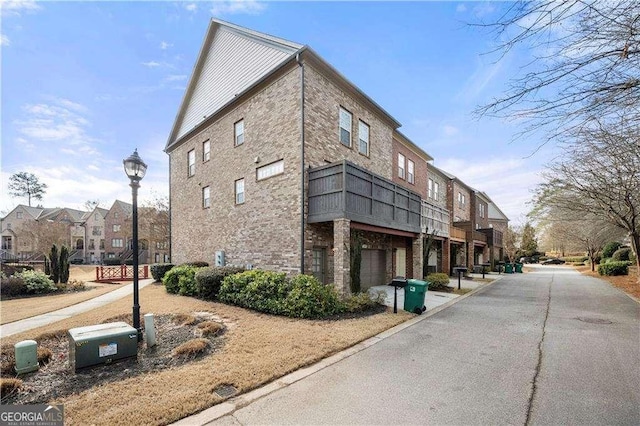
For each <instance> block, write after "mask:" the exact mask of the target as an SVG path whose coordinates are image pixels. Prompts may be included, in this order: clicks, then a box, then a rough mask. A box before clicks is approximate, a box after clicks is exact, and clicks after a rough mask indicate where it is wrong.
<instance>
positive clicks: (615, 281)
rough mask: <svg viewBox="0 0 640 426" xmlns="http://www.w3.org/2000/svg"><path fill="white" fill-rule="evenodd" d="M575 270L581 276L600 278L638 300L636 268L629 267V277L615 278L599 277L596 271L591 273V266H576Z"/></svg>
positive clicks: (638, 287)
mask: <svg viewBox="0 0 640 426" xmlns="http://www.w3.org/2000/svg"><path fill="white" fill-rule="evenodd" d="M575 268H576V269H577V270H578V271H579V272H580V273H582V274H585V275H590V276H592V277H596V278H601V279H603V280H605V281H607V282H608V283H609V284H611V285H612V286H614V287H617V288H619V289H620V290H622V291H624V292H625V293H628V294H630V295H632V296H633V297H635V298H636V299H640V284H638V271H637V269H638V268H637V267H636V266H630V267H629V275H618V276H615V277H608V276H601V275H599V274H598V270H597V269H596V271H595V272H591V265H585V266H576V267H575Z"/></svg>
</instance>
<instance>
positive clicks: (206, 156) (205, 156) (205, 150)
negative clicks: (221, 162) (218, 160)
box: [202, 141, 211, 163]
mask: <svg viewBox="0 0 640 426" xmlns="http://www.w3.org/2000/svg"><path fill="white" fill-rule="evenodd" d="M210 159H211V141H204V142H202V162H203V163H204V162H206V161H209V160H210Z"/></svg>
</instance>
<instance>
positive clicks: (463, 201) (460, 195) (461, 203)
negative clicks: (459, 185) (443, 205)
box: [458, 192, 466, 207]
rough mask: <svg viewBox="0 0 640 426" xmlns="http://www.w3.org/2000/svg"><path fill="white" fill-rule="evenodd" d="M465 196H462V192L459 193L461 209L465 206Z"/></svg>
mask: <svg viewBox="0 0 640 426" xmlns="http://www.w3.org/2000/svg"><path fill="white" fill-rule="evenodd" d="M465 198H466V197H465V196H464V195H463V194H462V192H458V205H460V206H461V207H462V206H464V204H465V201H466V200H465Z"/></svg>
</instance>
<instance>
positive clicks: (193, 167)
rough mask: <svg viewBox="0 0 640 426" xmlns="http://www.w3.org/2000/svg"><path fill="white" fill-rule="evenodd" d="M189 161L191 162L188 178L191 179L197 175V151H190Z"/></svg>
mask: <svg viewBox="0 0 640 426" xmlns="http://www.w3.org/2000/svg"><path fill="white" fill-rule="evenodd" d="M187 160H188V161H189V170H188V172H189V174H188V176H189V177H191V176H193V175H195V174H196V150H195V149H192V150H191V151H189V153H188V154H187Z"/></svg>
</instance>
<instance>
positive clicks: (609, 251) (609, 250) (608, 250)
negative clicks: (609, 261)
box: [602, 241, 622, 258]
mask: <svg viewBox="0 0 640 426" xmlns="http://www.w3.org/2000/svg"><path fill="white" fill-rule="evenodd" d="M621 245H622V244H621V243H619V242H617V241H612V242H610V243H608V244H607V245H606V246H604V248H603V249H602V257H603V258H605V257H611V256H613V253H615V252H616V250H618V249H619V248H620V246H621Z"/></svg>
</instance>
